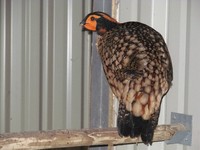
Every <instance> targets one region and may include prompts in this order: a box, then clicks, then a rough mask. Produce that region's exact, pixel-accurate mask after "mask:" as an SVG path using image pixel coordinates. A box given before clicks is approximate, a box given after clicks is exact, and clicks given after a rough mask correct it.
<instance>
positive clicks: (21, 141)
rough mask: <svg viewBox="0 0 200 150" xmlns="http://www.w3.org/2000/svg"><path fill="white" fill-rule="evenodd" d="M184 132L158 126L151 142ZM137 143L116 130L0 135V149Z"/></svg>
mask: <svg viewBox="0 0 200 150" xmlns="http://www.w3.org/2000/svg"><path fill="white" fill-rule="evenodd" d="M184 130H186V129H185V127H184V125H182V124H174V125H160V126H158V127H157V128H156V131H155V134H154V138H153V141H154V142H156V141H164V140H169V139H170V138H172V136H173V135H174V134H175V133H176V132H178V131H184ZM139 142H141V139H140V137H139V138H125V137H124V138H121V137H119V135H118V133H117V129H116V128H107V129H83V130H54V131H39V132H22V133H6V134H0V149H47V148H63V147H78V146H92V145H118V144H127V143H139Z"/></svg>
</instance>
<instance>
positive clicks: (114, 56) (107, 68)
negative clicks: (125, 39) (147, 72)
mask: <svg viewBox="0 0 200 150" xmlns="http://www.w3.org/2000/svg"><path fill="white" fill-rule="evenodd" d="M115 39H116V38H114V39H112V40H110V39H107V41H106V42H103V41H102V39H100V41H98V43H97V49H98V53H99V55H100V57H101V60H102V65H103V70H104V72H105V75H106V78H107V80H108V83H109V85H110V87H111V89H112V92H113V93H114V94H115V95H116V96H117V98H118V99H123V98H125V95H126V94H127V93H126V92H125V91H128V88H129V80H128V79H127V78H121V77H122V76H123V75H124V73H123V69H124V68H126V66H127V65H128V63H129V57H127V52H126V48H125V46H126V45H123V44H121V43H120V42H118V43H117V42H115ZM109 40H110V41H109ZM117 40H119V39H117ZM105 43H106V44H105ZM123 93H124V94H123Z"/></svg>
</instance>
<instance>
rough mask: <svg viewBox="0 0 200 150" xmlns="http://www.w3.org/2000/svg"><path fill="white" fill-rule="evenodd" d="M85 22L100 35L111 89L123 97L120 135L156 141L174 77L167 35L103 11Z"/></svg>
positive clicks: (119, 111)
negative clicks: (161, 109) (164, 104)
mask: <svg viewBox="0 0 200 150" xmlns="http://www.w3.org/2000/svg"><path fill="white" fill-rule="evenodd" d="M81 25H82V27H83V29H86V30H89V31H94V32H97V34H98V35H99V36H98V40H97V49H98V53H99V55H100V57H101V61H102V65H103V69H104V72H105V75H106V78H107V80H108V83H109V85H110V88H111V89H112V92H113V93H114V95H115V96H116V97H117V99H118V100H119V110H118V117H117V128H118V133H119V135H120V136H125V137H127V136H130V137H138V136H141V139H142V141H143V142H144V143H145V144H147V145H149V144H152V139H153V134H154V130H155V128H156V126H157V124H158V117H159V112H160V105H161V101H162V98H163V96H164V95H165V94H166V93H167V92H168V90H169V88H170V86H171V84H172V79H173V69H172V63H171V58H170V55H169V52H168V49H167V46H166V43H165V41H164V39H163V37H162V36H161V34H160V33H158V32H157V31H156V30H154V29H153V28H151V27H149V26H147V25H145V24H143V23H139V22H125V23H119V22H117V21H116V20H115V19H114V18H111V17H110V16H109V15H108V14H106V13H103V12H92V13H90V14H88V15H87V16H86V17H85V18H84V19H83V20H82V22H81Z"/></svg>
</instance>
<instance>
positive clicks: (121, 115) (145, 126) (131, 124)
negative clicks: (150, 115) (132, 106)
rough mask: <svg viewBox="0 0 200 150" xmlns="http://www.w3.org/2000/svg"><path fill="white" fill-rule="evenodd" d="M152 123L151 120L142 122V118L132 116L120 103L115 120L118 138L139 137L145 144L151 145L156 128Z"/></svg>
mask: <svg viewBox="0 0 200 150" xmlns="http://www.w3.org/2000/svg"><path fill="white" fill-rule="evenodd" d="M152 123H153V122H152V121H151V120H143V119H142V117H135V116H133V115H132V113H131V112H129V111H127V110H126V107H125V104H123V103H120V105H119V111H118V118H117V128H118V133H119V135H120V136H125V137H128V136H130V137H131V138H133V137H138V136H140V135H141V139H142V141H143V142H144V143H145V144H147V145H149V144H152V139H153V134H154V129H155V127H156V126H155V125H153V124H152ZM156 125H157V124H156Z"/></svg>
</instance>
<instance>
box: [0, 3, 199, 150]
mask: <svg viewBox="0 0 200 150" xmlns="http://www.w3.org/2000/svg"><path fill="white" fill-rule="evenodd" d="M91 1H92V0H85V1H80V0H35V1H31V0H0V132H14V131H25V130H26V131H28V130H41V129H42V130H47V129H48V130H49V129H61V128H68V129H70V128H82V127H89V120H90V121H91V124H90V126H91V127H105V126H107V122H105V120H107V118H103V116H104V115H105V112H106V113H108V110H107V107H105V106H107V105H108V102H105V99H103V100H102V97H100V96H103V95H102V93H106V94H105V95H106V97H107V96H108V93H107V92H106V91H102V89H104V87H106V88H105V89H108V88H107V85H106V83H104V80H103V78H104V77H103V75H102V74H100V73H99V74H98V75H100V78H99V79H96V78H97V76H95V72H92V71H94V70H95V69H97V71H98V70H99V69H98V68H95V67H96V66H95V65H94V66H90V64H91V61H97V59H96V56H97V55H96V54H95V51H92V47H95V45H94V43H95V42H93V44H92V39H91V35H89V34H88V33H87V32H86V33H82V32H81V28H80V26H79V22H80V20H81V19H82V17H83V16H85V15H86V14H87V13H89V12H91V10H92V7H91V6H92V5H91V4H92V2H91ZM99 3H101V6H100V4H99ZM107 4H109V5H107ZM112 4H113V14H115V15H116V16H117V17H118V20H119V21H121V22H125V21H130V20H136V21H140V22H143V23H146V24H148V25H150V26H152V27H154V28H155V29H156V30H158V31H159V32H160V33H161V34H162V35H163V37H164V38H165V40H166V42H167V44H168V48H169V51H170V53H171V57H172V61H173V67H174V81H173V86H172V88H171V90H170V92H169V93H168V95H167V96H166V97H165V99H164V101H163V103H162V111H161V114H160V120H159V123H160V124H164V123H165V124H168V123H170V114H171V112H179V113H185V114H190V115H192V116H193V139H192V146H188V147H187V146H182V145H177V144H175V145H166V144H165V143H164V142H159V143H154V144H153V146H151V147H147V146H145V145H143V144H138V146H136V145H132V144H131V145H126V146H116V147H115V149H117V150H120V149H131V150H133V149H134V150H137V149H140V150H147V149H148V150H160V149H162V150H197V149H200V145H199V138H200V137H199V136H200V132H199V131H200V130H199V124H200V122H199V120H200V119H199V115H198V114H199V113H200V112H199V108H198V104H199V102H198V93H199V88H198V85H200V83H199V82H200V80H198V78H199V76H200V70H199V67H198V64H199V60H198V58H199V57H200V53H199V49H200V47H199V39H200V37H199V35H200V33H199V32H200V31H199V30H198V29H199V26H200V20H199V14H200V9H199V6H200V1H198V0H191V1H189V0H181V1H180V0H113V3H112ZM93 5H94V8H93V9H94V10H101V11H102V10H103V11H106V12H108V13H110V9H108V7H109V8H110V6H111V2H107V1H101V2H100V1H98V0H94V1H93ZM93 38H94V39H95V36H94V37H93ZM94 39H93V40H94ZM93 50H95V48H93ZM91 56H92V59H91ZM99 65H100V62H97V66H98V67H100V66H99ZM92 67H93V68H92ZM91 72H92V73H91ZM96 73H97V72H96ZM97 80H98V81H99V82H96V83H94V81H97ZM91 83H94V84H91ZM98 83H100V87H98V86H99V85H98ZM90 84H91V86H90ZM90 87H94V88H92V90H90ZM99 88H100V89H101V90H99ZM95 89H96V90H95ZM105 89H104V90H105ZM97 90H99V91H101V92H102V93H101V95H100V96H99V97H97V96H96V95H95V92H96V91H97ZM90 92H92V93H90ZM98 94H100V93H98ZM105 95H104V98H105ZM90 98H91V99H92V100H93V101H91V103H90ZM99 100H100V101H99ZM97 102H98V104H99V105H97ZM115 105H117V104H115ZM94 106H96V107H94ZM100 106H101V107H100ZM110 107H111V106H110ZM97 108H98V109H97ZM102 108H104V109H105V112H104V114H103V113H101V112H102ZM90 111H91V115H89V112H90ZM93 112H96V114H92V113H93ZM116 113H117V112H116V111H113V114H114V115H116ZM89 116H90V118H89ZM97 116H99V118H98V117H97ZM95 117H96V118H95ZM94 118H95V119H96V120H95V119H94ZM103 119H104V120H103ZM92 120H93V121H92ZM102 121H103V122H102ZM97 122H98V124H97ZM111 124H114V123H111ZM104 149H105V148H104Z"/></svg>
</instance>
